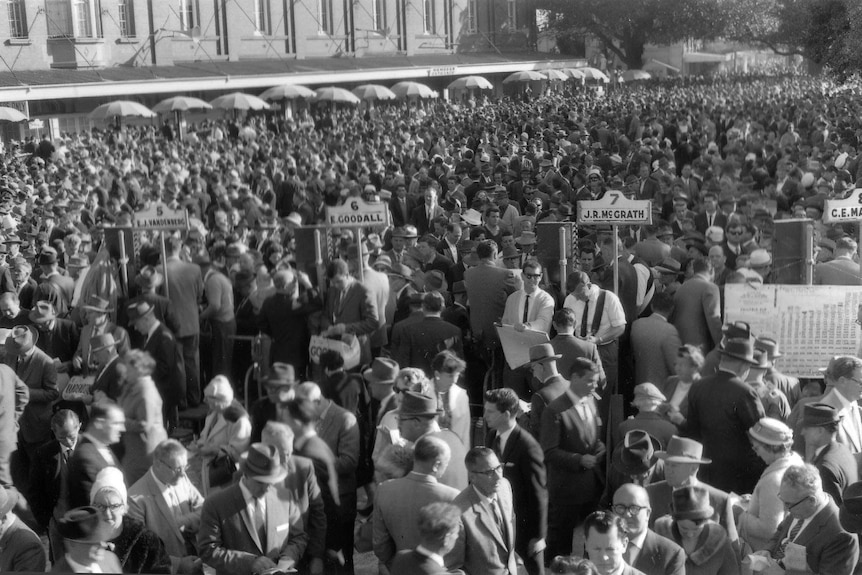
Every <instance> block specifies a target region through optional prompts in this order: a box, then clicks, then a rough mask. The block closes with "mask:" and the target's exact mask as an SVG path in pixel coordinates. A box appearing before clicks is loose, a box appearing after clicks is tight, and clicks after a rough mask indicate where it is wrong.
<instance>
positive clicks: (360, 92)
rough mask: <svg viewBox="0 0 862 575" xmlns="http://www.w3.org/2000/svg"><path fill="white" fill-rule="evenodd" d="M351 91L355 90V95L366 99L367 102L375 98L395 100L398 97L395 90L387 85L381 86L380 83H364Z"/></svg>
mask: <svg viewBox="0 0 862 575" xmlns="http://www.w3.org/2000/svg"><path fill="white" fill-rule="evenodd" d="M351 92H353V95H354V96H356V97H357V98H359V99H360V100H365V101H366V102H371V101H374V100H394V99H395V98H397V96H396V95H395V92H393V91H392V90H390V89H389V88H387V87H386V86H381V85H380V84H362V85H361V86H357V87H355V88H353V90H351Z"/></svg>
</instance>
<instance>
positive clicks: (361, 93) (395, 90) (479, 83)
mask: <svg viewBox="0 0 862 575" xmlns="http://www.w3.org/2000/svg"><path fill="white" fill-rule="evenodd" d="M627 76H628V77H627ZM622 77H623V80H624V81H633V80H643V79H647V78H649V77H650V75H649V74H648V73H647V72H643V71H642V70H627V71H626V72H624V73H623V75H622ZM569 79H574V80H581V81H583V82H586V81H598V82H609V81H610V79H609V78H608V77H607V75H605V74H604V73H603V72H602V71H601V70H598V69H596V68H588V67H587V68H560V69H548V70H542V71H534V70H527V71H521V72H515V73H513V74H510V75H509V76H507V77H506V78H505V79H504V80H503V83H504V84H513V83H525V82H538V81H552V82H562V81H566V80H569ZM493 87H494V86H493V84H491V82H489V81H488V80H487V79H485V78H483V77H482V76H463V77H460V78H457V79H456V80H454V81H453V82H451V83H450V84H449V86H448V89H449V90H491V89H493ZM438 96H439V93H438V92H436V91H435V90H432V89H431V88H430V87H428V86H426V85H425V84H422V83H420V82H412V81H405V82H398V83H397V84H395V85H394V86H392V87H391V88H387V87H386V86H381V85H379V84H364V85H362V86H358V87H356V88H354V89H353V90H347V89H345V88H339V87H337V86H329V87H325V88H318V89H316V90H312V89H310V88H307V87H305V86H300V85H297V84H285V85H282V86H276V87H273V88H270V89H268V90H266V91H265V92H264V93H262V94H261V95H260V96H259V97H258V96H253V95H251V94H244V93H242V92H234V93H232V94H226V95H224V96H219V97H218V98H216V99H214V100H212V101H211V102H206V101H204V100H201V99H199V98H192V97H190V96H175V97H172V98H167V99H166V100H162V101H161V102H159V103H158V104H156V105H155V106H153V108H152V109H149V108H147V107H146V106H144V105H143V104H139V103H137V102H132V101H129V100H117V101H114V102H109V103H107V104H102V105H101V106H99V107H97V108H96V109H95V110H93V111H92V112H91V113H90V118H92V119H95V120H103V119H110V118H117V117H142V118H153V117H155V116H156V115H157V114H164V113H171V112H174V113H178V112H186V111H189V110H211V109H221V110H268V109H269V108H270V107H271V106H270V104H269V103H268V101H285V100H297V99H303V100H313V101H315V102H333V103H346V104H359V103H360V102H362V101H367V102H368V101H377V100H395V99H399V98H400V99H407V98H420V99H426V98H436V97H438ZM8 110H10V112H4V110H3V109H2V108H0V120H6V121H13V122H17V121H23V120H25V119H26V117H25V116H24V115H23V114H21V113H20V112H18V111H17V110H14V109H12V108H9V109H8ZM16 114H17V115H16ZM16 118H18V119H16Z"/></svg>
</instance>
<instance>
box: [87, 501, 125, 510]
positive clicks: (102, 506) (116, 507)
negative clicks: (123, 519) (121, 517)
mask: <svg viewBox="0 0 862 575" xmlns="http://www.w3.org/2000/svg"><path fill="white" fill-rule="evenodd" d="M124 506H125V504H124V503H113V504H111V505H105V504H104V503H97V504H95V505H93V507H95V508H96V509H98V510H99V511H103V512H104V511H119V510H120V509H122V508H123V507H124Z"/></svg>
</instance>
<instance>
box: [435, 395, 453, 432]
mask: <svg viewBox="0 0 862 575" xmlns="http://www.w3.org/2000/svg"><path fill="white" fill-rule="evenodd" d="M437 409H438V410H439V411H440V412H441V413H440V415H438V416H437V423H439V424H440V427H441V428H442V429H449V428H450V426H451V425H452V409H451V408H450V407H449V392H448V391H441V392H438V393H437Z"/></svg>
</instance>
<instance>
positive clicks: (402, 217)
mask: <svg viewBox="0 0 862 575" xmlns="http://www.w3.org/2000/svg"><path fill="white" fill-rule="evenodd" d="M404 204H405V210H404V211H403V212H402V210H401V208H400V206H399V205H398V196H397V195H396V194H392V198H391V199H390V200H389V213H390V214H392V226H393V227H396V228H400V227H404V226H405V225H407V224H409V223H410V218H411V217H412V215H413V210H414V209H415V208H416V204H415V203H414V202H413V200H411V199H410V198H404Z"/></svg>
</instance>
